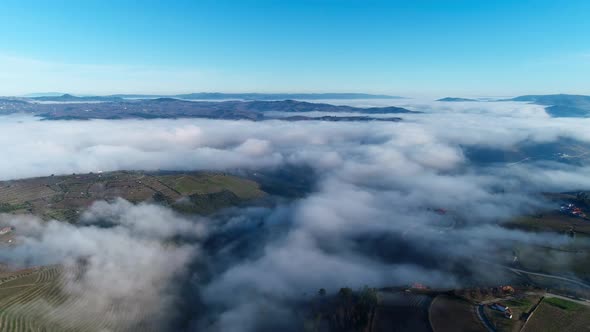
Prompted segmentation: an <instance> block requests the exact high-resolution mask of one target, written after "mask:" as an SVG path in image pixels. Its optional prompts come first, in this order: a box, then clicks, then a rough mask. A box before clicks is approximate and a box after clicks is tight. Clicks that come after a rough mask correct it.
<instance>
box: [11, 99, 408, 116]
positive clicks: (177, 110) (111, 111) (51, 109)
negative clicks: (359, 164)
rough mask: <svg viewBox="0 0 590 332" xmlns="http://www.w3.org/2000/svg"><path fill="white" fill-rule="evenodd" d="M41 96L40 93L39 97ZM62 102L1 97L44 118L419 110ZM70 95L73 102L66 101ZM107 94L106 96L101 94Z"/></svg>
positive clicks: (223, 103)
mask: <svg viewBox="0 0 590 332" xmlns="http://www.w3.org/2000/svg"><path fill="white" fill-rule="evenodd" d="M40 98H41V97H40ZM60 98H61V99H60V101H62V102H52V103H42V102H39V101H46V99H36V101H37V102H27V101H25V100H22V99H0V106H2V110H3V112H4V113H19V112H20V113H29V114H34V115H36V116H39V117H41V118H43V119H45V120H88V119H129V118H140V119H154V118H208V119H233V120H240V119H247V120H255V121H259V120H269V119H279V120H286V121H303V120H320V121H370V120H377V121H399V120H400V119H399V118H395V119H394V118H390V119H383V118H374V117H369V116H348V114H347V115H346V118H342V119H336V118H335V116H332V115H330V116H324V117H311V116H300V115H297V114H296V113H309V112H322V113H361V114H367V115H369V114H402V113H418V112H412V111H410V110H407V109H405V108H401V107H395V106H388V107H370V108H359V107H351V106H339V105H331V104H322V103H310V102H303V101H295V100H282V101H235V100H234V101H219V102H214V101H189V100H182V99H175V98H156V99H122V98H116V97H115V99H112V100H103V101H102V102H96V100H87V99H84V98H87V97H73V96H69V95H65V96H60ZM72 98H81V99H77V102H75V103H68V102H69V101H71V99H72ZM104 98H107V97H104ZM271 112H277V113H294V114H293V116H291V117H285V118H279V117H277V116H274V115H273V114H272V113H271Z"/></svg>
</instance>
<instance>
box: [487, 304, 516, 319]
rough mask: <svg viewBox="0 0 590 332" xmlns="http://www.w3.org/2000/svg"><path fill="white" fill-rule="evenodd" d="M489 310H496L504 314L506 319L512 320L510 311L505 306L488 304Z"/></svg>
mask: <svg viewBox="0 0 590 332" xmlns="http://www.w3.org/2000/svg"><path fill="white" fill-rule="evenodd" d="M490 308H491V309H493V310H497V311H499V312H501V313H503V314H504V317H506V318H508V319H512V310H511V309H510V308H508V307H507V306H505V305H503V304H500V303H492V304H490Z"/></svg>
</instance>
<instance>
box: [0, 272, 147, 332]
mask: <svg viewBox="0 0 590 332" xmlns="http://www.w3.org/2000/svg"><path fill="white" fill-rule="evenodd" d="M75 272H76V271H72V270H68V271H66V269H65V268H64V267H61V266H58V265H53V266H44V267H37V268H31V269H26V270H21V271H17V272H13V273H9V274H6V273H5V274H0V331H6V332H25V331H47V332H49V331H127V330H133V329H135V328H138V327H139V326H138V325H134V326H132V327H130V326H126V325H122V324H120V323H118V322H117V320H116V312H114V311H113V312H111V313H108V314H106V315H93V316H89V315H88V313H85V312H84V311H83V310H84V308H85V307H86V306H87V303H85V301H87V300H88V299H85V297H83V296H82V297H73V296H70V295H68V293H67V292H66V291H64V290H65V289H66V288H67V286H68V282H69V281H68V280H71V279H68V278H65V277H64V275H65V274H66V273H75ZM115 309H116V308H113V310H115ZM138 312H141V311H140V310H138ZM133 318H134V319H133V320H135V321H137V322H141V321H144V320H146V319H147V317H133ZM140 324H141V323H140ZM141 330H142V331H152V330H154V329H153V328H152V329H150V327H149V325H148V324H141ZM154 331H155V330H154Z"/></svg>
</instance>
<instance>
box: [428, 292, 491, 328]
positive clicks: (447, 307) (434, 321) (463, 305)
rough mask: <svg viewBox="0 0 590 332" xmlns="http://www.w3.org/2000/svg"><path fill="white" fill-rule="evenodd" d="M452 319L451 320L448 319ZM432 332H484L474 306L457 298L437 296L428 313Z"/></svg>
mask: <svg viewBox="0 0 590 332" xmlns="http://www.w3.org/2000/svg"><path fill="white" fill-rule="evenodd" d="M449 317H453V319H449ZM429 318H430V324H431V325H432V330H433V331H434V332H445V331H464V332H477V331H482V332H485V331H486V329H485V327H484V325H483V324H482V323H481V322H480V321H479V319H478V318H477V315H476V313H475V306H474V305H473V304H472V303H470V302H468V301H466V300H464V299H461V298H458V297H454V296H449V295H444V294H443V295H439V296H437V297H436V298H434V300H433V301H432V304H431V306H430V312H429Z"/></svg>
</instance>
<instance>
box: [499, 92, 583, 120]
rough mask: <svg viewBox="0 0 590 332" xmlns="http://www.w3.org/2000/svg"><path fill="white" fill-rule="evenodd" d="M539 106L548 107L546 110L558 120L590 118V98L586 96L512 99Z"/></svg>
mask: <svg viewBox="0 0 590 332" xmlns="http://www.w3.org/2000/svg"><path fill="white" fill-rule="evenodd" d="M510 100H511V101H525V102H531V103H534V104H539V105H547V107H546V108H545V110H546V111H547V113H548V114H549V115H551V116H552V117H556V118H564V117H590V96H585V95H568V94H553V95H525V96H519V97H515V98H512V99H510Z"/></svg>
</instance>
